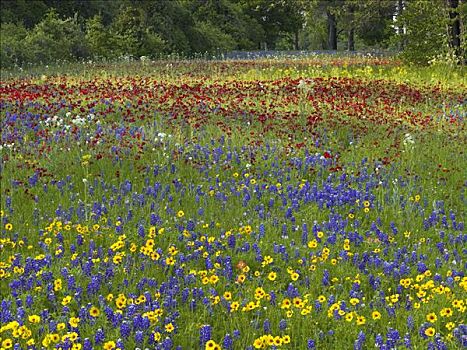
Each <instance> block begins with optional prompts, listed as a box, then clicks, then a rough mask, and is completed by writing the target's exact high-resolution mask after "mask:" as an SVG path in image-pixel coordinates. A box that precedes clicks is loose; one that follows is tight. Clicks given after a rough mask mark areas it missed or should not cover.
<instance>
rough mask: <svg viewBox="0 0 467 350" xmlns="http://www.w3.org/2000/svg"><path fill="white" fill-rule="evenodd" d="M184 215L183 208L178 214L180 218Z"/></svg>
mask: <svg viewBox="0 0 467 350" xmlns="http://www.w3.org/2000/svg"><path fill="white" fill-rule="evenodd" d="M184 215H185V213H184V212H183V210H179V211H178V212H177V216H178V217H179V218H182V217H183V216H184Z"/></svg>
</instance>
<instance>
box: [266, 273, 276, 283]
mask: <svg viewBox="0 0 467 350" xmlns="http://www.w3.org/2000/svg"><path fill="white" fill-rule="evenodd" d="M276 277H277V273H275V272H274V271H271V272H269V274H268V280H270V281H275V280H276Z"/></svg>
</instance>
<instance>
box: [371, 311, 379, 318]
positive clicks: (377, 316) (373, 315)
mask: <svg viewBox="0 0 467 350" xmlns="http://www.w3.org/2000/svg"><path fill="white" fill-rule="evenodd" d="M371 317H372V318H373V320H379V319H380V318H381V314H380V313H379V312H378V311H373V312H372V313H371Z"/></svg>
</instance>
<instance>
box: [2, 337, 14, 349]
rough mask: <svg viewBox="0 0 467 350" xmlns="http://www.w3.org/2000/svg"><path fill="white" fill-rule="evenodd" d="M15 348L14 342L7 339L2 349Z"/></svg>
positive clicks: (3, 342)
mask: <svg viewBox="0 0 467 350" xmlns="http://www.w3.org/2000/svg"><path fill="white" fill-rule="evenodd" d="M12 346H13V341H12V340H11V339H10V338H7V339H5V340H4V341H2V348H5V349H9V348H11V347H12Z"/></svg>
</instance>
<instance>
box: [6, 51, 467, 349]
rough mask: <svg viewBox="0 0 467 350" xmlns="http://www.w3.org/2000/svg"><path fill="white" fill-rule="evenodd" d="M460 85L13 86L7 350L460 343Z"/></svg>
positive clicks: (155, 71)
mask: <svg viewBox="0 0 467 350" xmlns="http://www.w3.org/2000/svg"><path fill="white" fill-rule="evenodd" d="M465 76H466V75H465V67H444V66H440V65H439V66H436V65H433V66H430V67H412V66H407V65H405V64H402V63H401V62H399V61H398V60H396V59H394V58H386V57H379V58H378V57H371V56H368V55H367V56H362V55H353V56H339V55H333V56H331V55H329V56H326V55H314V56H313V55H312V56H303V57H302V56H300V57H282V58H262V59H256V60H211V61H209V60H186V61H185V60H160V61H151V60H149V59H148V60H144V61H138V62H126V63H125V62H122V63H102V64H98V63H86V64H84V63H81V64H69V65H66V66H62V67H60V66H51V67H41V68H31V69H30V70H29V71H28V72H25V71H22V72H21V71H18V70H17V71H5V72H3V73H2V79H1V83H0V92H1V100H0V105H1V120H0V127H1V163H0V179H1V201H0V207H1V212H0V214H1V218H0V220H1V226H0V294H1V297H0V299H1V306H0V349H2V350H3V349H63V350H65V349H73V350H79V349H83V350H89V349H106V350H112V349H121V350H123V349H164V350H169V349H177V350H178V349H188V350H190V349H203V350H204V349H213V350H214V349H224V350H231V349H248V350H251V349H299V350H301V349H355V350H358V349H396V348H397V349H462V348H465V347H466V346H467V326H466V322H465V313H466V308H467V298H466V296H467V276H466V267H467V261H466V253H467V248H466V247H467V244H466V242H467V235H466V233H465V223H464V221H465V215H466V213H465V208H466V202H467V199H466V189H467V178H466V169H467V162H466V136H467V134H466V128H465V117H466V111H467V108H466V96H467V85H466V80H465Z"/></svg>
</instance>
